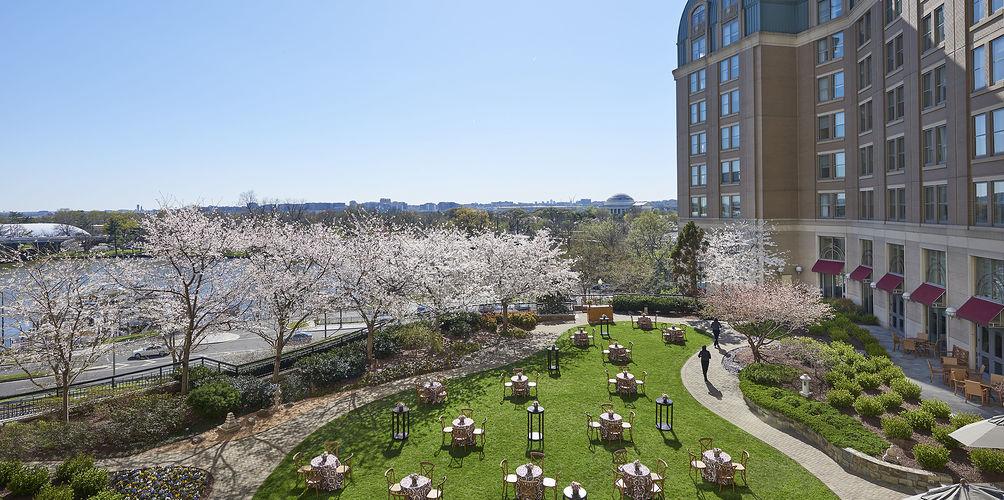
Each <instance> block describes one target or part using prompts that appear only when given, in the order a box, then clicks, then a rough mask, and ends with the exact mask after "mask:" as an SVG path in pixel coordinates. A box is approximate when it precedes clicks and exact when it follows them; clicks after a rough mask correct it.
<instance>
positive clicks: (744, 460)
mask: <svg viewBox="0 0 1004 500" xmlns="http://www.w3.org/2000/svg"><path fill="white" fill-rule="evenodd" d="M749 461H750V452H748V451H746V450H743V453H742V455H741V456H740V457H739V463H737V464H733V465H735V469H736V472H738V473H739V475H740V476H742V477H743V484H745V485H747V486H749V484H750V483H749V481H747V480H746V466H747V464H749Z"/></svg>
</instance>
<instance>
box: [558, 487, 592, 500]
mask: <svg viewBox="0 0 1004 500" xmlns="http://www.w3.org/2000/svg"><path fill="white" fill-rule="evenodd" d="M562 493H564V495H565V500H586V489H585V488H579V496H575V493H574V492H573V491H572V487H571V486H565V489H564V490H563V491H562Z"/></svg>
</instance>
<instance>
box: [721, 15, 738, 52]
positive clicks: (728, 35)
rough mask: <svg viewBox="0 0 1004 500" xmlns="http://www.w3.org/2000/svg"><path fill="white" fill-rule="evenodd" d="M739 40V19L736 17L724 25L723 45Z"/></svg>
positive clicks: (726, 45)
mask: <svg viewBox="0 0 1004 500" xmlns="http://www.w3.org/2000/svg"><path fill="white" fill-rule="evenodd" d="M738 41H739V20H738V19H734V20H732V21H729V22H727V23H725V24H723V25H722V47H728V46H729V45H732V44H733V43H736V42H738Z"/></svg>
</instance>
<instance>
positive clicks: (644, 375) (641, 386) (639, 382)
mask: <svg viewBox="0 0 1004 500" xmlns="http://www.w3.org/2000/svg"><path fill="white" fill-rule="evenodd" d="M647 379H648V372H647V371H645V370H642V372H641V378H638V379H635V381H634V383H635V387H637V388H638V392H640V393H642V394H647V393H646V392H645V380H647Z"/></svg>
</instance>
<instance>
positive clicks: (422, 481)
mask: <svg viewBox="0 0 1004 500" xmlns="http://www.w3.org/2000/svg"><path fill="white" fill-rule="evenodd" d="M400 484H401V491H402V492H404V494H405V495H407V496H408V498H409V499H411V500H425V497H426V496H427V495H428V494H429V492H430V491H432V479H430V478H427V477H425V476H423V475H421V474H410V475H407V476H405V477H403V478H401V482H400Z"/></svg>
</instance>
